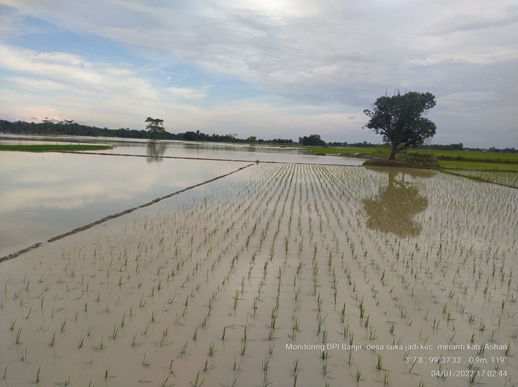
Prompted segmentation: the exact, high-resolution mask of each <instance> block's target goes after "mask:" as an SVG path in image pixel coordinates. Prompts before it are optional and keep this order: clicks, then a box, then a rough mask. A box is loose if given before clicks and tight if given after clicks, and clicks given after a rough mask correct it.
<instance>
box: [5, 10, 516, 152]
mask: <svg viewBox="0 0 518 387" xmlns="http://www.w3.org/2000/svg"><path fill="white" fill-rule="evenodd" d="M516 42H518V3H517V2H516V1H515V0H498V1H494V0H493V1H490V0H456V1H452V0H433V1H431V0H429V1H428V0H408V1H401V0H344V1H337V0H297V1H295V0H261V1H257V0H214V1H213V0H172V1H106V0H105V1H95V0H89V1H66V0H52V1H50V0H49V1H45V0H39V1H36V0H0V118H2V119H8V120H25V121H36V122H37V121H40V120H41V119H44V118H45V117H48V118H49V119H57V120H63V119H69V120H70V119H73V120H75V121H76V122H81V123H87V124H89V125H96V126H100V127H109V128H120V127H129V128H132V129H144V127H145V123H144V120H145V119H146V117H148V116H151V117H156V118H162V119H164V120H165V126H166V129H167V130H168V131H170V132H173V133H178V132H185V131H188V130H200V131H202V132H205V133H218V134H237V136H238V137H241V138H243V137H248V136H250V135H255V136H257V137H258V138H264V139H268V138H292V139H294V140H296V139H298V137H299V136H304V135H310V134H313V133H318V134H320V135H321V136H322V138H323V139H324V140H325V141H347V142H356V141H364V140H366V141H370V142H376V143H379V142H381V137H380V136H377V135H375V134H373V133H371V132H369V131H367V130H362V126H363V125H365V124H366V123H367V121H368V118H367V117H366V116H365V115H364V114H363V110H364V109H367V108H370V107H371V105H372V103H373V102H374V101H375V100H376V98H377V97H379V96H382V95H384V94H385V93H388V94H392V93H393V92H394V90H395V89H396V88H399V89H400V90H401V91H402V92H404V91H406V90H410V91H418V92H431V93H432V94H434V95H435V96H436V99H437V106H436V107H435V108H434V109H432V110H431V111H429V113H428V118H430V119H431V120H432V121H434V122H435V123H436V125H437V135H436V136H435V137H434V139H433V141H432V142H433V143H438V144H449V143H458V142H462V143H464V145H465V146H479V147H489V146H496V147H508V146H514V147H518V124H517V123H518V108H517V106H518V45H517V43H516Z"/></svg>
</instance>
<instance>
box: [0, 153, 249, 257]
mask: <svg viewBox="0 0 518 387" xmlns="http://www.w3.org/2000/svg"><path fill="white" fill-rule="evenodd" d="M244 165H246V164H245V163H237V162H208V161H198V160H176V159H146V158H139V157H116V156H100V155H85V154H64V153H28V152H0V176H1V179H0V257H2V256H5V255H8V254H11V253H14V252H16V251H19V250H21V249H23V248H26V247H29V246H31V245H32V244H34V243H37V242H43V241H45V240H47V239H49V238H52V237H54V236H57V235H59V234H62V233H65V232H67V231H70V230H72V229H74V228H77V227H81V226H83V225H86V224H88V223H91V222H94V221H97V220H99V219H101V218H103V217H106V216H109V215H113V214H115V213H118V212H121V211H124V210H126V209H128V208H132V207H136V206H139V205H142V204H144V203H147V202H149V201H151V200H154V199H155V198H158V197H162V196H165V195H168V194H170V193H173V192H175V191H178V190H181V189H183V188H186V187H189V186H191V185H193V184H197V183H201V182H203V181H206V180H209V179H212V178H214V177H216V176H219V175H223V174H226V173H229V172H231V171H234V170H236V169H238V168H240V167H242V166H244Z"/></svg>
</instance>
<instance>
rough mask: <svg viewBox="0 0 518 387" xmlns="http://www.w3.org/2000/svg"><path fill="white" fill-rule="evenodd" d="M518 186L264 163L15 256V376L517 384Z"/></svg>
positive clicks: (4, 331)
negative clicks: (516, 188) (509, 186)
mask: <svg viewBox="0 0 518 387" xmlns="http://www.w3.org/2000/svg"><path fill="white" fill-rule="evenodd" d="M517 203H518V201H517V191H516V190H515V189H511V188H507V187H502V186H496V185H491V184H479V183H477V182H473V181H470V180H468V179H460V178H458V177H455V176H451V175H446V174H440V173H435V172H429V171H421V172H420V171H415V170H414V171H410V170H400V171H395V170H393V169H390V170H383V169H378V170H368V169H365V168H360V167H342V166H334V167H333V166H311V165H278V164H277V165H266V164H259V165H254V166H252V167H250V168H248V169H246V170H243V171H240V172H239V173H237V174H234V175H232V176H229V177H227V178H225V179H221V180H218V181H216V182H214V183H211V184H209V185H206V186H202V187H198V188H196V189H194V190H193V191H192V192H189V193H186V194H185V195H183V194H181V195H177V196H174V197H172V198H170V199H167V200H164V201H162V202H160V203H157V204H156V205H153V206H151V207H148V208H146V209H141V210H138V211H135V212H134V213H132V214H130V215H127V216H124V217H121V218H118V219H114V220H111V221H109V222H106V223H104V224H102V225H99V226H96V227H94V228H91V229H89V230H87V231H84V232H82V233H79V234H76V235H73V236H70V237H67V238H65V239H62V240H60V241H57V242H54V243H51V244H49V245H47V246H44V247H41V248H39V249H36V250H33V251H31V252H30V253H27V254H25V255H23V256H20V257H18V258H17V259H14V260H11V261H6V262H3V263H2V264H1V265H0V279H1V281H2V283H3V284H4V286H3V287H2V289H1V290H0V302H1V304H0V307H1V308H0V329H1V334H0V372H1V373H2V374H3V376H2V378H1V379H0V386H18V385H31V383H35V382H37V383H39V384H40V385H70V386H73V385H79V386H88V385H90V386H94V385H96V386H104V385H107V386H138V385H146V386H169V385H177V386H202V385H203V386H220V385H223V386H269V385H272V386H343V385H359V386H372V385H390V386H435V385H438V386H469V385H471V384H479V383H480V384H484V385H488V386H495V385H502V386H503V385H505V386H514V385H516V384H517V383H518V371H517V368H518V367H517V366H518V363H517V357H516V356H517V352H516V350H517V344H518V326H517V300H518V281H517V280H516V273H517V272H518V262H517V258H516V256H517V245H516V243H517V240H518V221H517V219H518V217H517V215H518V213H517Z"/></svg>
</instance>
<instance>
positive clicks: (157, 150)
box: [146, 140, 167, 163]
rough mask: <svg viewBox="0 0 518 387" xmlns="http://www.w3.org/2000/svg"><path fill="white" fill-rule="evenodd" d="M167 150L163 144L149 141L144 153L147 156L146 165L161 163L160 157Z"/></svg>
mask: <svg viewBox="0 0 518 387" xmlns="http://www.w3.org/2000/svg"><path fill="white" fill-rule="evenodd" d="M166 149H167V145H166V143H164V142H157V141H152V140H151V141H149V142H148V143H147V149H146V153H147V156H148V157H146V160H147V162H148V163H152V162H154V161H155V162H161V161H162V160H163V159H162V157H161V156H163V155H164V153H165V150H166Z"/></svg>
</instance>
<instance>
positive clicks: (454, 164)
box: [439, 160, 518, 172]
mask: <svg viewBox="0 0 518 387" xmlns="http://www.w3.org/2000/svg"><path fill="white" fill-rule="evenodd" d="M439 166H440V167H441V168H445V169H448V170H461V171H462V170H477V171H496V172H518V163H515V164H511V163H493V162H491V163H488V162H478V161H449V160H439Z"/></svg>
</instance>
